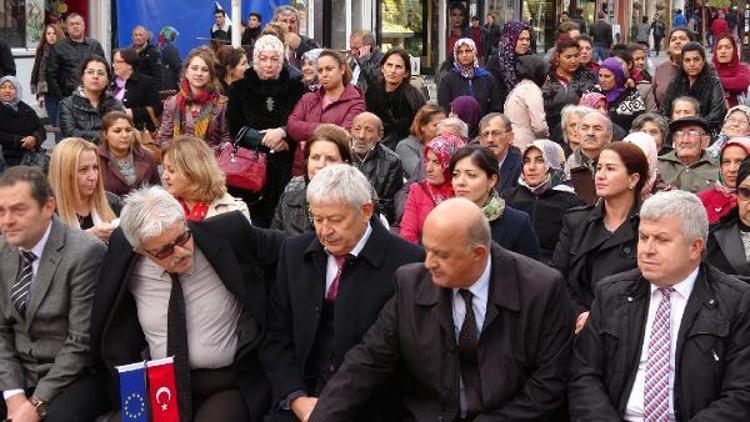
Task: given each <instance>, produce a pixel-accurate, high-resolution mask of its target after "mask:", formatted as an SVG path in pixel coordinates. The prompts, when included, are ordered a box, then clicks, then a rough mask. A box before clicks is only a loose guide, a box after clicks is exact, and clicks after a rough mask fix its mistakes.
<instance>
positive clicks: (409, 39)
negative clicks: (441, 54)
mask: <svg viewBox="0 0 750 422" xmlns="http://www.w3.org/2000/svg"><path fill="white" fill-rule="evenodd" d="M379 8H380V10H379V11H378V15H379V19H380V25H379V27H380V49H381V50H383V51H388V49H390V48H391V47H396V46H401V47H403V48H404V49H406V51H408V52H409V54H410V55H411V56H412V57H417V58H419V62H420V69H419V71H420V72H421V73H430V72H432V69H433V68H434V67H435V66H436V64H435V62H436V60H437V54H438V51H437V39H438V30H437V27H438V25H437V12H438V10H439V8H438V7H437V1H434V0H384V1H381V2H379ZM433 23H434V24H433Z"/></svg>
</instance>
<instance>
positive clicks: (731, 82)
mask: <svg viewBox="0 0 750 422" xmlns="http://www.w3.org/2000/svg"><path fill="white" fill-rule="evenodd" d="M719 80H720V81H721V86H722V88H724V96H725V97H726V99H727V101H728V102H729V107H730V108H731V107H734V106H736V105H738V104H739V98H738V97H740V96H745V97H747V88H748V86H750V66H749V65H747V64H745V63H737V68H736V70H735V72H734V74H733V75H732V76H722V75H719Z"/></svg>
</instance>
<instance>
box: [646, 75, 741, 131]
mask: <svg viewBox="0 0 750 422" xmlns="http://www.w3.org/2000/svg"><path fill="white" fill-rule="evenodd" d="M683 95H689V96H691V97H694V98H696V99H697V100H698V103H699V104H700V106H701V109H700V113H701V116H702V117H703V118H704V119H706V120H707V121H708V124H709V125H710V126H711V128H712V129H713V130H714V131H715V132H716V133H719V131H720V130H721V127H722V126H723V125H724V115H726V113H727V107H726V102H725V101H724V88H722V87H721V81H720V80H719V78H718V77H716V74H715V73H714V71H713V70H712V69H711V68H710V67H709V65H708V64H706V65H705V67H704V68H703V71H702V72H701V73H700V74H699V75H698V78H697V79H696V80H695V82H693V84H692V85H690V82H689V81H688V78H687V75H686V74H685V73H684V72H679V73H678V74H677V77H676V78H675V80H674V81H672V83H671V84H670V85H669V88H668V89H667V95H666V96H665V97H664V104H663V105H662V112H661V114H662V115H664V116H671V115H672V101H673V100H674V99H675V98H677V97H681V96H683Z"/></svg>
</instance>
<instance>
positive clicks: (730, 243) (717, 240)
mask: <svg viewBox="0 0 750 422" xmlns="http://www.w3.org/2000/svg"><path fill="white" fill-rule="evenodd" d="M733 213H736V211H733ZM738 221H739V218H737V217H735V218H733V219H727V220H724V219H722V221H719V222H718V223H717V224H716V225H713V226H711V230H709V232H708V244H707V246H706V260H707V261H708V262H709V263H710V264H711V265H713V266H715V267H716V268H718V269H719V270H721V271H722V272H725V273H727V274H732V275H735V276H738V277H739V278H740V279H743V280H747V281H750V262H748V260H747V257H746V256H745V246H743V245H742V238H741V237H740V226H739V222H738Z"/></svg>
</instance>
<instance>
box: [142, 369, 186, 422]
mask: <svg viewBox="0 0 750 422" xmlns="http://www.w3.org/2000/svg"><path fill="white" fill-rule="evenodd" d="M146 371H147V373H148V390H149V394H150V396H149V397H150V400H149V402H150V403H151V416H152V421H153V422H180V411H179V410H178V409H177V387H176V385H175V381H174V358H172V357H169V358H164V359H158V360H152V361H149V362H146Z"/></svg>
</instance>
